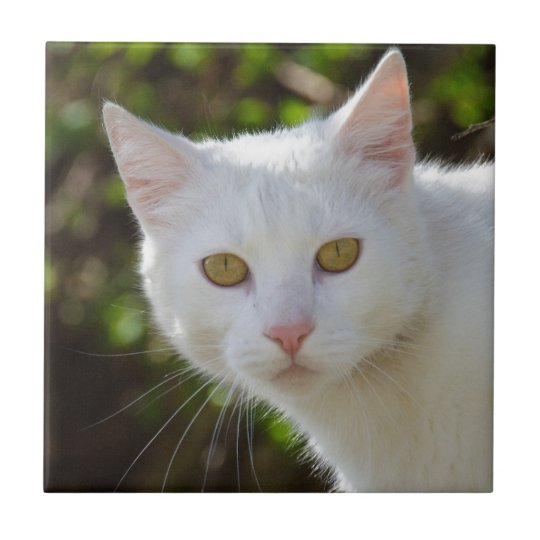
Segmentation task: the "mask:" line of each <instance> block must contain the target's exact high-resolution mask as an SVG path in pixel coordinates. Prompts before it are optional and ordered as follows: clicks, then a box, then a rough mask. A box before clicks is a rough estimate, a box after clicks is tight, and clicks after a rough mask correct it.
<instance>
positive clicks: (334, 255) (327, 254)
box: [317, 238, 360, 272]
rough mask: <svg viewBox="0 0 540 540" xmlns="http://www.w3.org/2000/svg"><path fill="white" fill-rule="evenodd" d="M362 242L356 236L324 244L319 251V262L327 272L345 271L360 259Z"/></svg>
mask: <svg viewBox="0 0 540 540" xmlns="http://www.w3.org/2000/svg"><path fill="white" fill-rule="evenodd" d="M359 254H360V243H359V241H358V240H357V239H356V238H340V239H339V240H332V242H328V243H326V244H324V245H323V246H322V247H321V249H319V251H318V252H317V263H318V264H319V266H320V267H321V268H322V269H323V270H324V271H326V272H344V271H345V270H348V269H349V268H350V267H351V266H352V265H353V264H354V263H355V262H356V260H357V259H358V255H359Z"/></svg>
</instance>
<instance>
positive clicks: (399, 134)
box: [335, 49, 415, 187]
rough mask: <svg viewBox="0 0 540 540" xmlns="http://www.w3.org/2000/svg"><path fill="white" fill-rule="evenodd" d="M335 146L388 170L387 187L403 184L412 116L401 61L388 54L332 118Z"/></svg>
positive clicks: (411, 147)
mask: <svg viewBox="0 0 540 540" xmlns="http://www.w3.org/2000/svg"><path fill="white" fill-rule="evenodd" d="M335 117H336V119H337V120H338V122H339V124H340V127H339V131H338V145H339V146H340V148H341V149H342V151H344V152H345V153H347V154H356V155H357V156H358V157H359V158H361V159H362V160H367V161H371V162H375V163H380V164H381V165H384V166H385V167H388V168H389V171H390V178H389V186H390V187H398V186H400V185H402V184H403V183H405V182H406V180H407V178H408V177H409V176H410V172H411V170H412V166H413V165H414V158H415V150H414V143H413V140H412V136H411V130H412V116H411V107H410V97H409V82H408V79H407V70H406V67H405V60H404V59H403V56H402V55H401V53H400V52H399V51H398V50H396V49H394V50H391V51H390V52H388V53H387V54H386V55H385V56H384V57H383V59H382V60H381V61H380V63H379V65H378V66H377V68H376V69H375V71H374V72H373V74H372V75H371V77H370V78H369V79H368V80H367V82H366V83H365V84H364V85H363V86H362V87H361V88H360V89H359V90H358V91H357V93H356V94H355V95H354V96H353V97H352V98H351V100H350V101H349V102H348V103H347V104H346V105H344V106H343V107H342V108H341V109H340V110H339V111H338V112H337V113H336V115H335Z"/></svg>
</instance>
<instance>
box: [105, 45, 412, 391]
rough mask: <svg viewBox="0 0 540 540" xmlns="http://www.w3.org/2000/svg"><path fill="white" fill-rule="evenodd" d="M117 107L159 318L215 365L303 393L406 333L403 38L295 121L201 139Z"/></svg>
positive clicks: (213, 368)
mask: <svg viewBox="0 0 540 540" xmlns="http://www.w3.org/2000/svg"><path fill="white" fill-rule="evenodd" d="M104 118H105V124H106V127H107V131H108V134H109V138H110V141H111V146H112V148H113V152H114V154H115V157H116V160H117V163H118V166H119V170H120V173H121V175H122V178H123V180H124V182H125V184H126V188H127V194H128V200H129V201H130V204H131V205H132V208H133V209H134V211H135V213H136V215H137V217H138V219H139V221H140V224H141V227H142V229H143V231H144V243H143V257H142V261H143V262H142V274H143V276H144V278H145V287H146V291H147V293H148V296H149V298H150V299H151V301H152V304H153V306H154V311H155V315H156V319H157V321H158V323H159V325H160V326H161V328H162V329H163V330H164V332H165V333H166V334H167V335H168V336H169V338H170V339H171V340H172V341H173V342H174V343H175V345H176V346H177V347H178V349H179V350H180V351H181V352H182V353H183V354H184V355H185V356H186V357H187V358H189V359H190V360H191V361H192V362H194V363H195V364H196V365H197V366H198V367H199V368H200V369H201V370H203V371H206V372H208V373H210V374H211V375H215V376H218V377H220V378H223V379H226V380H227V381H229V382H230V383H232V384H238V385H240V386H242V387H248V388H249V389H251V390H253V391H254V392H255V393H256V394H258V395H262V396H263V397H267V398H270V399H272V400H275V401H276V397H278V401H279V399H282V398H283V399H303V398H304V397H306V396H313V395H317V393H318V392H320V391H321V390H322V389H324V388H325V387H327V386H330V385H334V384H340V383H343V381H345V380H346V379H347V378H348V377H350V376H351V375H352V374H353V373H354V372H355V371H356V370H357V369H358V366H359V365H360V364H361V363H362V362H363V361H364V359H366V358H369V356H370V355H371V354H373V353H374V352H375V351H377V350H379V349H380V348H382V347H384V346H391V344H392V343H393V340H394V339H395V337H396V335H398V334H399V333H402V332H404V331H405V329H406V326H407V324H408V322H409V321H410V320H411V319H412V318H413V316H414V313H415V312H416V310H417V309H418V305H417V302H418V298H420V297H421V296H422V295H419V294H418V291H417V290H416V289H417V288H418V287H421V286H422V282H421V271H420V272H419V266H420V268H421V264H422V257H423V251H422V231H421V230H420V227H419V224H418V220H417V218H416V211H415V203H414V190H413V187H412V186H411V181H410V173H411V169H412V165H413V160H414V149H413V146H412V141H411V138H410V129H411V121H410V111H409V97H408V91H407V79H406V74H405V68H404V63H403V59H402V57H401V55H400V54H399V53H398V52H396V51H394V52H391V53H390V54H388V55H387V56H386V57H385V58H384V59H383V61H382V62H381V64H380V65H379V67H378V68H377V70H376V71H375V73H374V74H373V76H372V77H371V79H370V80H369V81H368V83H367V84H366V85H365V86H364V87H363V88H362V89H361V90H359V92H357V94H356V95H355V96H354V97H353V98H352V99H351V101H350V102H349V103H347V104H346V105H345V106H344V107H343V108H342V109H341V110H339V111H338V112H336V113H334V115H332V116H331V117H330V118H328V119H326V120H318V121H311V122H308V123H307V124H305V125H303V126H300V127H298V128H295V129H293V130H288V131H280V132H276V133H272V134H263V135H245V136H242V137H239V138H237V139H235V140H233V141H227V142H217V141H207V142H205V143H202V144H198V145H195V144H193V143H190V142H189V141H187V140H186V139H184V138H182V137H177V136H173V135H171V134H168V133H166V132H163V131H161V130H159V129H157V128H155V127H153V126H150V125H148V124H145V123H143V122H141V121H139V120H137V119H135V118H134V117H133V116H131V115H130V114H129V113H127V112H126V111H124V110H123V109H121V108H119V107H117V106H115V105H111V104H107V105H106V106H105V109H104Z"/></svg>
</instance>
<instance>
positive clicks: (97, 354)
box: [62, 347, 176, 358]
mask: <svg viewBox="0 0 540 540" xmlns="http://www.w3.org/2000/svg"><path fill="white" fill-rule="evenodd" d="M62 349H64V350H66V351H71V352H74V353H77V354H83V355H84V356H94V357H99V358H121V357H123V356H136V355H139V354H147V353H156V352H164V351H176V349H175V348H174V347H166V348H163V349H148V350H146V351H137V352H130V353H117V354H101V353H91V352H86V351H79V350H78V349H72V348H71V347H62Z"/></svg>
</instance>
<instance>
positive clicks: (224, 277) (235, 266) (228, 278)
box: [203, 253, 248, 287]
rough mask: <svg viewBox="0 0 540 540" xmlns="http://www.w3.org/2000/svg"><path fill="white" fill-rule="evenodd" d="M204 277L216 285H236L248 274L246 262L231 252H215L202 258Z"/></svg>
mask: <svg viewBox="0 0 540 540" xmlns="http://www.w3.org/2000/svg"><path fill="white" fill-rule="evenodd" d="M203 269H204V273H205V274H206V277H207V278H208V279H209V280H210V281H212V282H214V283H215V284H216V285H221V286H223V287H232V286H233V285H238V284H239V283H241V282H242V281H244V279H246V277H247V274H248V267H247V264H246V263H245V262H244V261H243V260H242V259H241V258H240V257H237V256H236V255H233V254H232V253H217V254H216V255H209V256H208V257H206V258H205V259H203Z"/></svg>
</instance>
